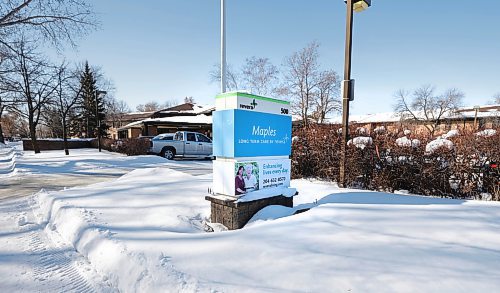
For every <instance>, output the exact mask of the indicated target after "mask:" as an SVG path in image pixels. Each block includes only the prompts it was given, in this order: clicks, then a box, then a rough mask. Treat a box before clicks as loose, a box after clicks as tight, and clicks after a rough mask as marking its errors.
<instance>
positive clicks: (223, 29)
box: [220, 0, 226, 93]
mask: <svg viewBox="0 0 500 293" xmlns="http://www.w3.org/2000/svg"><path fill="white" fill-rule="evenodd" d="M220 34H221V38H220V47H221V54H220V55H221V56H220V57H221V58H220V59H221V60H220V74H221V78H220V88H221V89H220V90H221V93H225V92H226V3H225V0H220Z"/></svg>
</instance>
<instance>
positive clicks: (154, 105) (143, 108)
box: [136, 101, 162, 112]
mask: <svg viewBox="0 0 500 293" xmlns="http://www.w3.org/2000/svg"><path fill="white" fill-rule="evenodd" d="M161 108H162V106H161V105H160V103H158V102H157V101H149V102H147V103H145V104H139V105H137V107H136V110H137V111H139V112H154V111H159V110H161Z"/></svg>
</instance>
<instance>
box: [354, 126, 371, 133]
mask: <svg viewBox="0 0 500 293" xmlns="http://www.w3.org/2000/svg"><path fill="white" fill-rule="evenodd" d="M356 133H357V134H360V135H366V134H367V133H368V130H366V128H364V127H358V128H356Z"/></svg>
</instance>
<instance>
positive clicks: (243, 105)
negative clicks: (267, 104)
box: [240, 99, 257, 110]
mask: <svg viewBox="0 0 500 293" xmlns="http://www.w3.org/2000/svg"><path fill="white" fill-rule="evenodd" d="M255 107H257V102H256V101H255V99H253V101H252V102H251V103H250V104H249V105H245V104H240V109H246V110H255Z"/></svg>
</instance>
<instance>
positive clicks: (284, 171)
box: [213, 158, 291, 196]
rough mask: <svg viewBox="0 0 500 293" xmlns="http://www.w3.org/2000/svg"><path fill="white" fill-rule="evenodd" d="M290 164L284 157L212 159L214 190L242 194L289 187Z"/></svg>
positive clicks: (228, 193) (229, 193)
mask: <svg viewBox="0 0 500 293" xmlns="http://www.w3.org/2000/svg"><path fill="white" fill-rule="evenodd" d="M290 165H291V161H290V159H285V158H283V159H269V160H266V159H263V160H253V161H238V160H224V161H222V160H218V161H214V166H213V167H214V186H213V187H214V191H215V192H216V193H219V194H227V195H233V196H243V195H244V194H247V193H249V192H253V191H257V190H262V189H268V188H273V187H290ZM229 170H232V172H231V171H229ZM228 171H229V172H228Z"/></svg>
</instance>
